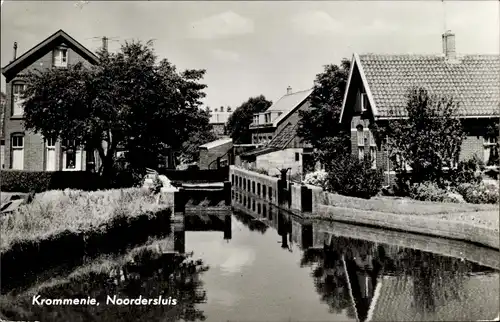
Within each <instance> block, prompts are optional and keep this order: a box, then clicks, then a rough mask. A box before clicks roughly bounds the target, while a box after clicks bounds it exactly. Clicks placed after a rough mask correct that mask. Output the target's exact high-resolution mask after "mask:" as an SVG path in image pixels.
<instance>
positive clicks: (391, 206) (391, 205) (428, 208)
mask: <svg viewBox="0 0 500 322" xmlns="http://www.w3.org/2000/svg"><path fill="white" fill-rule="evenodd" d="M320 202H321V204H324V205H330V206H336V207H342V208H353V209H359V210H366V211H379V212H387V213H393V214H401V215H438V214H453V213H474V212H482V211H489V212H491V211H494V212H496V213H497V214H498V212H499V206H498V205H492V204H469V203H442V202H430V201H418V200H413V199H409V198H402V199H395V198H388V197H375V198H372V199H362V198H355V197H347V196H342V195H338V194H333V193H328V192H321V197H320Z"/></svg>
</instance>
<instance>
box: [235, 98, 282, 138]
mask: <svg viewBox="0 0 500 322" xmlns="http://www.w3.org/2000/svg"><path fill="white" fill-rule="evenodd" d="M271 105H273V103H272V102H271V101H268V100H267V99H266V98H265V97H264V95H260V96H256V97H251V98H249V99H248V100H247V101H246V102H244V103H243V104H241V105H240V106H238V107H237V108H236V109H235V110H234V112H233V114H231V116H229V119H228V121H227V130H228V132H229V134H230V136H231V138H232V139H233V141H234V142H235V143H240V144H241V143H251V142H252V135H251V133H250V130H249V127H250V124H251V123H252V119H253V114H254V113H259V112H263V111H265V110H266V109H267V108H268V107H270V106H271Z"/></svg>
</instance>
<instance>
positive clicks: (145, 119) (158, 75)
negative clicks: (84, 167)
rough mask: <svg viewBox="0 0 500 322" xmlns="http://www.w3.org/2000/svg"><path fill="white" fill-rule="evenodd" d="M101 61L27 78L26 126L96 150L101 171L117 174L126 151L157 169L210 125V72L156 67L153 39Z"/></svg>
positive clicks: (134, 161) (103, 56) (136, 162)
mask: <svg viewBox="0 0 500 322" xmlns="http://www.w3.org/2000/svg"><path fill="white" fill-rule="evenodd" d="M98 56H99V63H98V64H97V65H96V66H92V67H85V66H84V65H82V64H76V65H73V66H69V67H68V68H67V69H51V70H47V71H44V72H32V73H30V74H29V75H28V76H27V90H26V91H25V99H26V101H25V106H24V110H25V126H26V128H27V129H29V130H32V131H34V132H36V133H40V134H42V135H43V136H44V137H53V138H57V139H63V140H64V139H70V140H77V141H78V142H81V144H85V145H86V146H90V147H92V148H95V149H97V151H98V152H99V156H100V158H101V160H102V167H101V169H99V171H100V173H101V174H103V175H104V176H111V175H112V173H113V165H114V157H115V152H116V149H117V148H118V147H119V146H123V147H124V148H125V149H126V150H128V158H129V161H130V163H131V164H132V165H133V166H134V167H137V168H144V167H145V166H150V167H156V166H157V164H158V163H157V161H158V159H160V157H161V156H162V153H163V151H164V150H165V147H170V148H172V149H174V150H179V149H181V147H182V144H183V143H184V142H186V141H187V140H188V138H189V135H190V133H192V132H193V131H195V130H197V129H199V128H200V127H203V126H205V124H206V123H207V122H208V121H207V116H206V114H202V110H201V109H200V108H199V106H200V104H201V101H200V100H201V99H202V98H203V97H204V96H205V94H204V93H203V90H204V89H205V87H206V85H204V84H200V83H199V81H200V80H201V79H202V78H203V76H204V74H205V71H204V70H186V71H184V72H177V70H176V68H175V66H174V65H172V64H171V63H170V62H168V60H166V59H163V60H161V61H160V62H159V63H157V57H156V56H155V54H154V50H153V48H152V47H151V43H150V42H148V43H146V44H145V45H144V44H142V43H141V42H132V43H128V42H126V43H125V44H124V45H123V46H122V47H121V50H120V51H119V52H117V53H108V52H106V51H100V52H99V53H98Z"/></svg>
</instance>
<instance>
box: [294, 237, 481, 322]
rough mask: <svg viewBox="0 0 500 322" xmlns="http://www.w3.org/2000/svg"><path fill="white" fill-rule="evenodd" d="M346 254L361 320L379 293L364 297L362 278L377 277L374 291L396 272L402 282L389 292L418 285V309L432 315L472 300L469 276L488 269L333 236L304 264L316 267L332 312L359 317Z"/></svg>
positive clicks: (400, 292) (397, 293)
mask: <svg viewBox="0 0 500 322" xmlns="http://www.w3.org/2000/svg"><path fill="white" fill-rule="evenodd" d="M342 257H343V258H344V260H345V262H346V266H347V268H348V271H349V276H350V282H351V287H352V288H353V290H352V293H353V297H354V298H353V299H352V300H353V301H354V302H355V303H356V306H357V309H358V316H359V318H360V319H361V320H364V318H365V317H366V314H365V313H367V309H368V306H369V305H370V303H371V301H372V298H373V291H371V292H370V293H371V294H369V295H368V296H369V299H366V300H364V299H363V298H362V296H361V294H360V289H359V287H360V286H359V283H358V281H357V277H362V276H369V277H371V281H372V290H374V289H375V287H376V280H377V277H379V276H380V275H392V276H395V277H396V279H397V280H396V283H395V284H394V287H390V290H389V292H391V293H393V294H392V296H394V297H399V296H404V294H403V293H404V292H405V291H410V289H412V296H413V299H414V304H413V305H414V306H415V308H416V309H417V310H418V311H420V312H421V313H432V312H435V310H436V308H437V307H440V306H443V305H445V304H446V303H447V302H449V301H467V300H468V299H467V298H466V297H465V296H466V292H465V291H464V281H465V280H466V276H467V274H469V273H470V272H481V271H484V270H485V268H483V267H481V266H479V265H476V264H473V263H471V262H468V261H465V260H462V259H460V258H453V257H445V256H441V255H436V254H433V253H428V252H423V251H420V250H415V249H409V248H401V247H398V246H389V245H383V244H375V243H373V242H369V241H364V240H357V239H350V238H345V237H336V236H333V237H332V239H331V240H330V241H329V242H326V243H325V247H324V249H318V248H312V249H307V250H305V251H304V252H303V256H302V259H301V266H312V267H313V278H314V283H315V286H316V291H317V292H318V293H319V294H320V295H321V299H322V301H324V302H326V303H328V305H329V306H330V309H331V311H335V312H338V313H340V312H341V311H343V310H345V309H347V314H348V316H350V317H354V308H353V306H352V301H351V298H350V294H349V290H348V285H347V277H346V274H345V270H344V267H343V266H342V265H341V264H340V263H341V262H342V260H341V259H342ZM362 278H363V277H362ZM411 286H413V287H411ZM363 301H367V303H364V304H366V305H361V304H363ZM365 311H366V312H365Z"/></svg>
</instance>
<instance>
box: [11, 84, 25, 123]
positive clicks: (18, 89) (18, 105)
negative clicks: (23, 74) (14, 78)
mask: <svg viewBox="0 0 500 322" xmlns="http://www.w3.org/2000/svg"><path fill="white" fill-rule="evenodd" d="M25 90H26V84H13V86H12V115H13V116H22V115H23V114H24V107H23V102H24V99H23V96H22V95H23V93H24V91H25Z"/></svg>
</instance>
